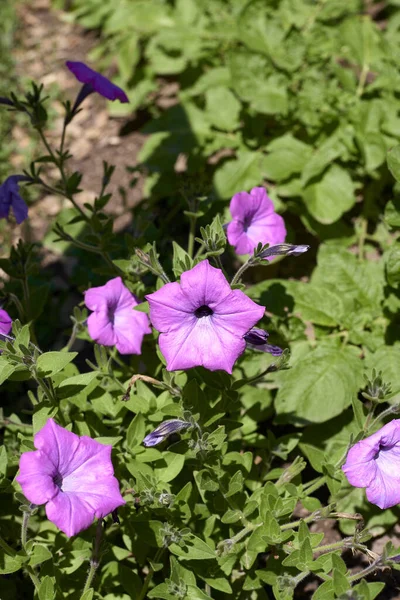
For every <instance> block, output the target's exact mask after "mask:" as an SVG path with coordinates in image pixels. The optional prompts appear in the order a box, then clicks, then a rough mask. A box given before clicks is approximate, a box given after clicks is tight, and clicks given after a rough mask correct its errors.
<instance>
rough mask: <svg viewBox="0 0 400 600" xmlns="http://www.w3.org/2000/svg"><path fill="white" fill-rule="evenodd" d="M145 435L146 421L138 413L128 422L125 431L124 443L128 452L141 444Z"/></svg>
mask: <svg viewBox="0 0 400 600" xmlns="http://www.w3.org/2000/svg"><path fill="white" fill-rule="evenodd" d="M145 433H146V420H145V418H144V416H143V415H142V413H138V414H137V415H136V416H135V418H134V419H133V420H132V421H131V422H130V425H129V427H128V429H127V431H126V443H127V446H128V449H129V450H132V448H134V447H135V446H138V445H139V444H141V443H142V441H143V438H144V437H145Z"/></svg>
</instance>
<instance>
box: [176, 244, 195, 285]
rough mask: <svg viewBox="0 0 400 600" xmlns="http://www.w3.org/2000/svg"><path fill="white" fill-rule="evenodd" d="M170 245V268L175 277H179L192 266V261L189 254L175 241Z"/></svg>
mask: <svg viewBox="0 0 400 600" xmlns="http://www.w3.org/2000/svg"><path fill="white" fill-rule="evenodd" d="M172 247H173V257H172V270H173V272H174V275H175V277H180V276H181V275H182V273H183V272H184V271H188V270H189V269H191V268H192V267H193V261H192V259H191V258H190V256H189V254H188V253H187V252H186V251H185V250H184V249H183V248H182V247H181V246H180V245H179V244H177V243H176V242H175V241H173V242H172Z"/></svg>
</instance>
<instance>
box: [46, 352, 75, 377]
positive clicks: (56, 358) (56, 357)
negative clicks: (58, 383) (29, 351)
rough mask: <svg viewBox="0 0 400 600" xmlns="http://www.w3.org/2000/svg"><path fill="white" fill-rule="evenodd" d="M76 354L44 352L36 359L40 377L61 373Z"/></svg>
mask: <svg viewBox="0 0 400 600" xmlns="http://www.w3.org/2000/svg"><path fill="white" fill-rule="evenodd" d="M77 355H78V353H77V352H45V353H44V354H41V355H40V356H39V358H38V359H37V368H38V371H39V373H38V374H39V376H40V377H48V376H49V375H54V374H55V373H58V372H59V371H62V370H63V369H64V367H66V366H67V365H68V364H69V363H70V362H71V361H73V360H74V358H75V357H76V356H77Z"/></svg>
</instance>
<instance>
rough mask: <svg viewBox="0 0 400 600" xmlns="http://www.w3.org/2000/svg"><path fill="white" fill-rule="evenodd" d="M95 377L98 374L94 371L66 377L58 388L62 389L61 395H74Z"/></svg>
mask: <svg viewBox="0 0 400 600" xmlns="http://www.w3.org/2000/svg"><path fill="white" fill-rule="evenodd" d="M97 377H99V374H98V373H96V372H95V371H90V373H83V374H82V375H74V376H73V377H67V379H64V381H62V382H61V383H60V385H59V386H58V389H62V390H63V396H75V395H76V394H79V392H81V391H82V390H84V389H85V388H86V387H87V386H88V385H89V384H90V383H92V381H94V379H96V378H97Z"/></svg>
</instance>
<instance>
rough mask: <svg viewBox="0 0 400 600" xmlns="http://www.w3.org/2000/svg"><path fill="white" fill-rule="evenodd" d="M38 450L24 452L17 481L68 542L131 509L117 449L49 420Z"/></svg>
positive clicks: (37, 442)
mask: <svg viewBox="0 0 400 600" xmlns="http://www.w3.org/2000/svg"><path fill="white" fill-rule="evenodd" d="M34 444H35V448H37V450H35V451H33V452H24V454H22V456H21V459H20V463H19V475H18V476H17V477H16V480H17V481H18V483H19V484H20V485H21V487H22V492H23V494H24V496H25V497H26V498H27V499H28V500H29V502H32V503H33V504H46V514H47V517H48V519H49V520H50V521H52V522H53V523H54V524H55V525H56V526H57V527H58V528H59V529H61V531H63V532H64V533H65V534H66V535H67V536H68V537H71V536H72V535H76V534H77V533H79V532H80V531H82V530H83V529H87V528H88V527H90V525H91V524H92V523H93V519H94V518H95V517H96V518H97V519H101V518H103V517H105V516H106V515H108V514H109V513H111V512H112V511H114V510H115V509H116V508H118V506H122V505H123V504H125V500H124V499H123V498H122V496H121V493H120V491H119V483H118V480H117V479H116V478H115V477H114V469H113V465H112V462H111V446H105V445H104V444H100V442H96V441H95V440H92V438H90V437H88V436H86V435H84V436H82V437H80V436H78V435H76V434H75V433H72V432H71V431H68V430H67V429H64V428H63V427H60V425H57V423H55V422H54V421H53V419H49V420H48V421H47V423H46V425H45V426H44V427H43V428H42V429H41V430H40V431H39V432H38V433H37V434H36V435H35V437H34Z"/></svg>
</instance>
